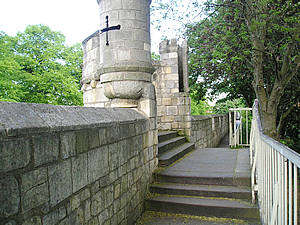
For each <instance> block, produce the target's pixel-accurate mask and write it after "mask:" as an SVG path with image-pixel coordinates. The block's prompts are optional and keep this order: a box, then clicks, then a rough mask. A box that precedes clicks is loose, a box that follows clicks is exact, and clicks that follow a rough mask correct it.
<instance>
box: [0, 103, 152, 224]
mask: <svg viewBox="0 0 300 225" xmlns="http://www.w3.org/2000/svg"><path fill="white" fill-rule="evenodd" d="M150 124H151V121H150V120H149V119H147V118H146V117H145V116H144V115H142V114H141V113H139V112H138V111H136V110H133V109H117V108H114V109H112V108H111V109H104V108H92V107H91V108H87V107H86V108H83V107H67V106H52V105H42V104H25V103H8V102H0V202H1V204H0V224H1V225H4V224H5V225H9V224H10V225H13V224H22V225H29V224H36V225H55V224H60V225H70V224H95V225H97V224H101V225H102V224H105V225H108V224H134V222H135V220H136V219H137V218H138V217H139V216H140V215H141V213H142V212H143V202H144V198H145V194H146V192H147V190H148V186H149V184H150V183H151V181H152V172H153V171H154V169H155V168H156V165H157V151H156V149H157V148H156V147H155V145H154V143H153V137H152V135H153V134H151V133H150V132H149V131H150V130H151V128H150Z"/></svg>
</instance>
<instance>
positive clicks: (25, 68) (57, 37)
mask: <svg viewBox="0 0 300 225" xmlns="http://www.w3.org/2000/svg"><path fill="white" fill-rule="evenodd" d="M0 50H1V51H0V100H1V101H16V102H32V103H46V104H55V105H82V93H81V92H80V78H81V64H82V54H83V53H82V50H81V47H80V45H75V46H72V47H67V46H66V44H65V37H64V36H63V35H62V34H61V33H59V32H54V31H52V30H50V28H49V27H47V26H44V25H34V26H28V27H27V28H26V30H25V31H24V32H23V33H18V34H17V36H16V37H9V36H8V35H6V34H5V33H4V32H1V33H0Z"/></svg>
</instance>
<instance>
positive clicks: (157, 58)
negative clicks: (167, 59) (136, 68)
mask: <svg viewBox="0 0 300 225" xmlns="http://www.w3.org/2000/svg"><path fill="white" fill-rule="evenodd" d="M151 58H152V60H160V55H158V54H156V53H155V52H152V53H151Z"/></svg>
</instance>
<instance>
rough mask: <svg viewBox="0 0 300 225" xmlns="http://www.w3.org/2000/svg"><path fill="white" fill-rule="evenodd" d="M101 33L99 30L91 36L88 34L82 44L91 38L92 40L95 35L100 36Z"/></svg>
mask: <svg viewBox="0 0 300 225" xmlns="http://www.w3.org/2000/svg"><path fill="white" fill-rule="evenodd" d="M99 34H100V31H99V30H97V31H95V32H94V33H92V34H91V35H90V36H88V37H87V38H86V39H84V40H83V41H82V45H85V44H86V43H87V42H88V41H89V40H91V39H92V38H93V37H96V36H98V35H99Z"/></svg>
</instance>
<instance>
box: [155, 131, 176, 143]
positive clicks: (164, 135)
mask: <svg viewBox="0 0 300 225" xmlns="http://www.w3.org/2000/svg"><path fill="white" fill-rule="evenodd" d="M177 136H178V135H177V132H176V131H160V132H159V133H158V142H159V143H161V142H164V141H167V140H169V139H171V138H175V137H177Z"/></svg>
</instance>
